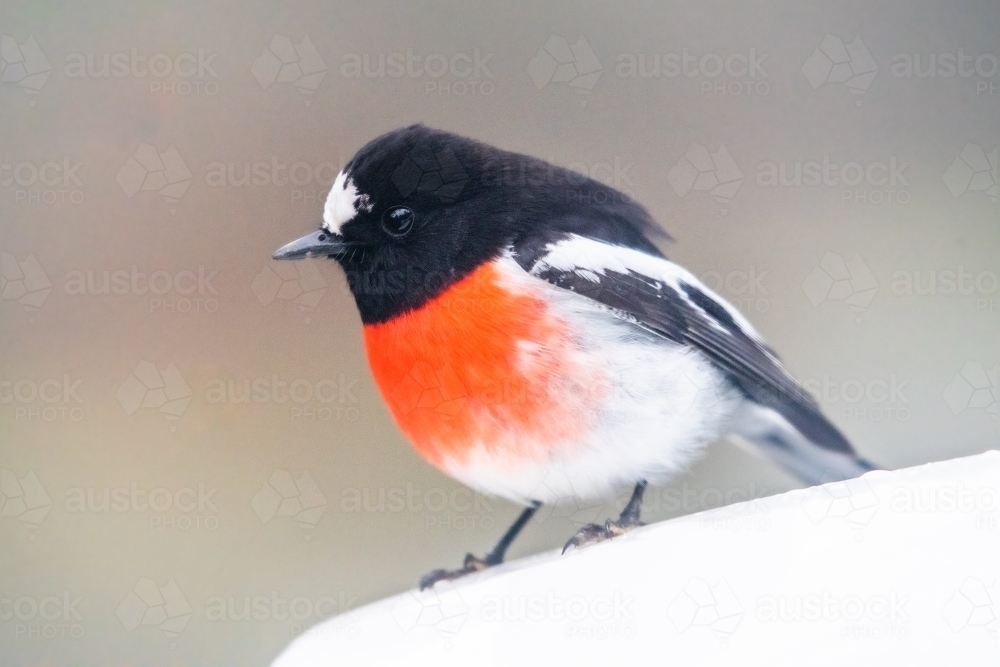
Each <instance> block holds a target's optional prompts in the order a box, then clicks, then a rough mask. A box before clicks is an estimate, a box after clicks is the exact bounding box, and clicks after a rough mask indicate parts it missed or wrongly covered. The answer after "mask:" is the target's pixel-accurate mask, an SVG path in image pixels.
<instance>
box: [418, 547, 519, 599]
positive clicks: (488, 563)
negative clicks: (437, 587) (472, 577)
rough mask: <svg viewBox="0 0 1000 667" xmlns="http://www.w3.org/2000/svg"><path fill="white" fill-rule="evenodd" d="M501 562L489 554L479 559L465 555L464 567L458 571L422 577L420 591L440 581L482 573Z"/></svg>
mask: <svg viewBox="0 0 1000 667" xmlns="http://www.w3.org/2000/svg"><path fill="white" fill-rule="evenodd" d="M499 562H500V561H499V560H498V561H496V562H493V559H492V558H490V555H489V554H487V556H486V558H479V557H478V556H474V555H472V554H465V560H464V561H462V567H460V568H458V569H457V570H431V571H430V572H428V573H427V574H425V575H424V576H422V577H420V590H424V589H425V588H430V587H431V586H433V585H434V584H436V583H437V582H439V581H452V580H454V579H459V578H461V577H464V576H465V575H467V574H472V573H473V572H482V571H483V570H485V569H486V568H488V567H493V566H494V565H497V564H498V563H499Z"/></svg>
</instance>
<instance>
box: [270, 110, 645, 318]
mask: <svg viewBox="0 0 1000 667" xmlns="http://www.w3.org/2000/svg"><path fill="white" fill-rule="evenodd" d="M655 229H656V228H655V226H654V225H653V223H652V221H651V220H650V218H649V216H648V214H647V213H646V211H645V209H643V208H642V207H641V206H639V205H638V204H636V203H635V202H633V201H632V200H631V199H629V198H628V197H627V196H626V195H624V194H622V193H620V192H618V191H616V190H614V189H612V188H610V187H608V186H606V185H603V184H601V183H598V182H597V181H593V180H591V179H589V178H587V177H586V176H583V175H581V174H578V173H576V172H573V171H569V170H567V169H563V168H560V167H556V166H553V165H551V164H548V163H546V162H543V161H541V160H538V159H535V158H532V157H528V156H525V155H519V154H516V153H510V152H507V151H502V150H500V149H497V148H493V147H492V146H488V145H486V144H483V143H480V142H477V141H474V140H472V139H466V138H464V137H460V136H458V135H455V134H450V133H448V132H442V131H440V130H433V129H430V128H427V127H424V126H423V125H412V126H410V127H406V128H402V129H399V130H394V131H393V132H389V133H387V134H384V135H382V136H381V137H378V138H377V139H375V140H373V141H371V142H369V143H368V144H367V145H366V146H364V147H363V148H362V149H361V150H359V151H358V152H357V154H356V155H355V156H354V157H353V158H352V159H351V161H350V162H348V163H347V165H345V166H344V169H343V171H341V172H340V174H338V175H337V178H336V179H335V181H334V183H333V187H332V188H331V190H330V194H329V195H328V197H327V200H326V204H325V207H324V211H323V224H322V227H321V229H320V230H319V231H318V232H315V233H313V234H310V235H308V236H305V237H303V238H301V239H299V240H297V241H294V242H292V243H289V244H288V245H286V246H284V247H283V248H281V249H279V250H278V251H277V252H276V253H275V255H274V256H275V258H276V259H295V258H299V257H305V256H311V255H326V256H329V257H333V258H335V259H336V260H337V261H338V262H339V263H340V264H341V266H343V268H344V270H345V271H346V273H347V278H348V283H349V285H350V287H351V291H352V293H353V294H354V297H355V300H356V301H357V304H358V309H359V310H360V312H361V319H362V320H363V321H364V322H365V323H375V322H383V321H386V320H388V319H391V318H393V317H395V316H396V315H399V314H401V313H404V312H406V311H408V310H410V309H413V308H417V307H419V306H420V305H422V304H423V303H425V302H426V301H427V300H429V299H432V298H434V297H435V296H437V295H438V294H440V293H441V292H443V291H444V290H445V289H447V288H448V287H449V286H450V285H452V284H453V283H455V282H456V281H458V280H460V279H461V278H463V277H465V276H467V275H468V274H470V273H471V272H473V271H474V270H475V269H476V268H477V267H479V266H481V265H482V264H483V263H484V262H487V261H489V260H492V259H495V258H497V257H499V256H500V255H501V254H502V253H503V252H505V251H506V250H507V249H509V248H512V247H514V246H515V245H519V244H522V243H524V241H525V240H526V239H529V238H530V239H535V240H537V241H538V243H539V244H540V245H544V243H545V242H547V241H549V240H554V239H555V238H558V237H559V236H560V235H561V234H565V233H566V232H574V233H577V234H581V235H584V236H591V237H594V238H599V239H603V240H607V241H610V242H613V243H617V244H620V245H628V246H632V247H637V248H641V249H643V250H645V251H647V252H653V253H656V254H659V251H658V250H657V249H656V247H655V246H653V245H652V243H650V241H649V240H648V239H647V238H646V236H645V234H646V233H649V232H650V231H653V230H655Z"/></svg>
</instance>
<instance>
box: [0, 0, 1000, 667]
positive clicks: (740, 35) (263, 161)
mask: <svg viewBox="0 0 1000 667" xmlns="http://www.w3.org/2000/svg"><path fill="white" fill-rule="evenodd" d="M998 25H1000V7H998V6H997V5H996V3H992V2H987V1H986V0H983V1H981V2H959V3H954V2H951V3H948V2H902V1H900V2H885V3H878V5H877V6H872V5H871V4H870V3H862V2H855V3H837V4H836V5H835V6H834V5H831V4H829V3H822V2H808V3H802V2H791V1H788V2H772V3H769V4H768V5H767V7H766V8H764V7H760V6H754V7H751V6H748V5H745V4H744V3H736V2H728V3H723V2H670V3H662V2H652V1H650V2H616V3H571V2H545V3H538V2H530V3H528V2H525V3H503V4H502V5H501V4H496V5H488V4H487V3H476V4H471V3H462V2H451V3H449V2H412V3H407V4H406V5H405V6H400V5H390V4H388V3H385V4H383V3H372V2H366V3H362V2H354V3H346V2H345V3H337V4H333V3H321V2H299V3H277V2H272V1H271V0H253V1H244V2H216V3H192V2H180V1H178V2H166V3H152V2H141V3H138V2H124V1H123V2H110V1H102V2H92V3H79V4H74V3H69V4H67V3H56V2H14V1H8V2H4V3H3V4H2V5H0V34H2V50H0V55H2V61H0V65H2V73H0V118H2V124H0V128H2V129H0V211H2V214H0V252H2V283H0V292H2V300H0V470H2V487H0V490H2V496H0V500H2V507H0V563H3V565H2V567H0V663H2V664H3V665H29V664H30V665H37V664H46V665H94V664H118V665H261V664H266V663H267V662H268V661H270V660H271V659H272V658H273V657H274V656H275V655H277V653H278V652H279V651H280V650H281V648H282V647H283V646H284V645H285V644H286V643H287V642H288V641H289V640H291V639H292V638H293V637H294V636H296V635H297V634H299V633H301V632H302V631H303V630H304V629H305V628H308V627H309V626H310V625H313V624H314V623H316V622H318V621H319V620H321V619H323V618H326V617H328V616H331V615H334V614H338V613H342V612H349V611H350V610H351V609H354V608H356V607H357V606H359V605H362V604H365V603H367V602H370V601H373V600H376V599H379V598H382V597H384V596H387V595H390V594H395V593H398V592H401V591H404V590H406V589H407V588H409V587H411V586H413V585H414V584H415V582H416V581H417V579H418V577H419V576H420V575H422V574H423V573H424V572H426V571H428V570H430V569H433V568H436V567H455V566H457V565H459V563H460V560H461V558H462V556H463V555H464V554H465V553H466V552H467V551H472V552H474V553H482V552H484V551H485V550H487V549H488V548H489V547H490V546H491V545H492V544H493V543H494V541H495V540H496V539H497V537H498V536H499V535H500V533H501V532H502V531H503V530H504V529H505V528H506V527H507V525H508V524H509V522H510V521H511V520H512V519H513V518H514V517H515V516H516V514H517V512H518V508H517V507H515V506H513V505H511V504H509V503H507V502H505V501H501V500H497V499H492V498H487V497H483V496H479V495H475V494H473V493H472V492H470V491H468V490H467V489H465V488H463V487H461V486H460V485H459V484H457V483H456V482H454V481H452V480H450V479H448V478H446V477H444V476H443V475H441V474H439V473H438V472H437V471H436V470H434V469H432V468H431V467H430V466H429V465H427V464H425V463H424V462H423V461H422V460H420V459H419V458H418V456H417V455H416V454H415V453H414V452H413V451H412V450H411V449H410V447H409V445H408V444H407V443H406V442H405V441H404V439H403V438H402V437H401V435H400V434H399V432H398V431H397V429H396V428H395V426H394V424H393V421H392V418H391V417H390V415H389V413H388V412H387V410H386V408H385V407H384V405H383V403H382V401H381V398H380V397H379V395H378V392H377V389H376V388H375V386H374V384H373V382H372V380H371V378H370V375H369V373H368V370H367V366H366V362H365V357H364V351H363V347H362V342H361V326H360V320H359V318H358V315H357V312H356V310H355V307H354V304H353V300H352V299H351V297H350V295H349V293H348V292H347V290H346V284H345V281H344V278H343V276H342V274H341V273H340V271H339V269H338V268H337V267H336V266H335V265H334V264H333V263H332V262H324V261H315V262H296V263H276V262H273V261H270V259H269V258H270V255H271V252H272V251H273V250H274V249H275V248H277V247H278V246H279V245H282V244H284V243H286V242H287V241H290V240H292V239H294V238H297V237H298V236H299V235H301V234H303V233H305V232H307V231H309V230H311V229H314V228H316V226H317V225H318V223H319V221H320V215H321V210H322V202H323V200H324V197H325V195H326V191H327V189H328V188H329V185H330V183H331V181H332V179H333V177H334V175H335V174H336V173H337V171H338V170H339V169H340V167H341V166H342V165H343V164H344V162H346V161H347V160H348V159H349V158H350V157H351V155H352V154H353V153H354V151H355V150H357V149H358V148H359V147H360V146H361V145H362V144H364V143H365V142H366V141H368V140H369V139H371V138H373V137H374V136H376V135H378V134H380V133H382V132H385V131H387V130H390V129H393V128H396V127H399V126H402V125H406V124H410V123H414V122H424V123H426V124H428V125H431V126H434V127H439V128H443V129H447V130H450V131H453V132H457V133H460V134H464V135H468V136H471V137H475V138H477V139H480V140H483V141H486V142H489V143H492V144H495V145H497V146H500V147H502V148H505V149H510V150H514V151H519V152H524V153H529V154H531V155H535V156H538V157H541V158H544V159H547V160H549V161H551V162H553V163H555V164H558V165H562V166H568V167H570V168H572V169H575V170H577V171H580V172H582V173H587V174H588V175H590V176H592V177H594V178H596V179H598V180H601V181H604V182H606V183H608V184H610V185H612V186H614V187H616V188H618V189H619V190H621V191H623V192H625V193H626V194H628V195H629V196H632V197H634V198H635V199H637V200H638V201H640V202H642V203H643V204H645V205H646V206H647V207H648V208H649V209H650V211H651V212H652V214H653V216H654V217H655V218H656V219H657V220H658V221H659V222H660V223H661V224H662V225H663V227H664V228H665V229H666V230H668V231H669V233H670V234H671V236H672V237H673V239H674V242H672V243H670V244H668V245H665V246H664V247H665V250H666V251H667V253H668V254H669V255H670V256H671V257H672V258H673V259H676V260H678V261H679V262H681V263H683V264H684V265H685V266H687V267H688V268H689V269H691V270H692V271H693V272H694V273H696V274H698V275H699V276H701V277H702V279H703V280H704V281H705V282H706V283H707V284H709V285H710V286H712V287H713V288H715V289H716V290H717V291H718V292H719V293H721V294H722V295H723V296H724V297H726V298H728V299H729V300H730V301H731V302H732V303H733V304H734V305H736V306H737V307H739V308H740V309H741V310H742V311H743V312H744V313H745V314H746V316H747V317H748V318H749V319H750V320H751V321H752V322H753V324H754V325H755V326H756V327H757V328H759V329H760V330H761V332H762V333H763V334H764V336H765V337H766V338H767V339H768V341H769V342H770V343H771V344H772V346H773V347H774V348H775V349H776V350H778V351H779V353H780V354H781V355H782V357H783V358H784V360H785V361H786V362H787V365H788V366H789V368H790V369H791V370H792V371H793V373H794V374H795V375H796V376H797V377H799V378H800V379H801V380H802V381H803V382H805V383H806V386H807V387H808V388H809V389H810V391H812V392H813V393H814V394H816V396H817V398H818V399H819V401H820V402H821V404H822V405H823V407H824V409H825V411H826V412H827V413H828V414H829V415H830V417H831V418H832V420H833V421H834V422H835V423H836V424H837V425H838V426H839V427H841V428H842V429H843V430H844V432H845V433H846V434H847V435H848V436H849V437H850V439H851V440H852V441H853V442H854V443H855V444H856V446H857V448H858V449H859V451H860V452H861V453H862V454H863V455H864V456H865V457H867V458H869V459H871V460H873V461H875V462H877V463H879V464H881V465H883V466H885V467H888V468H897V467H903V466H912V465H917V464H921V463H925V462H928V461H935V460H941V459H947V458H952V457H958V456H965V455H969V454H974V453H977V452H981V451H984V450H986V449H991V448H996V447H997V445H998V441H1000V430H998V421H997V417H998V415H997V408H998V404H997V399H998V384H997V364H998V361H1000V347H998V332H1000V326H998V325H1000V290H998V272H1000V213H998V207H997V184H996V183H997V144H998V139H1000V131H998V130H1000V125H998V121H997V119H998V118H1000V113H998V112H1000V74H998V58H1000V42H998V38H997V34H998V33H997V26H998ZM794 487H795V483H794V481H793V480H791V479H789V478H787V477H785V476H784V475H782V474H781V473H780V472H778V471H777V470H776V469H775V468H774V467H773V466H771V465H770V464H768V463H767V462H765V461H762V460H760V459H757V458H755V457H754V456H752V455H751V454H749V453H746V452H744V451H743V450H742V449H740V448H738V447H737V446H735V445H734V444H731V443H728V442H719V443H715V444H713V445H712V446H711V447H710V448H709V450H708V452H707V455H706V456H705V457H704V459H703V460H701V461H700V462H699V463H698V464H697V465H696V466H695V468H694V469H693V470H692V471H691V472H690V473H688V474H687V475H685V476H683V477H681V478H678V479H677V480H675V481H674V482H673V483H672V484H671V485H669V486H667V487H663V488H657V489H652V490H651V491H650V492H649V493H647V498H646V505H645V508H644V518H645V519H646V520H647V521H656V520H662V519H666V518H669V517H674V516H679V515H685V514H691V513H694V512H698V511H701V510H705V509H710V508H713V507H717V506H719V505H722V504H727V503H732V502H738V501H743V500H753V499H758V498H762V497H766V496H769V495H773V494H775V493H779V492H782V491H785V490H787V489H790V488H794ZM623 500H624V499H618V501H617V502H618V506H619V507H620V504H621V503H623ZM616 511H617V509H616V503H615V502H611V501H609V502H607V503H604V504H596V503H589V504H588V503H572V502H567V503H564V504H559V505H557V506H555V507H546V508H543V509H542V510H541V511H540V517H539V520H537V521H535V522H533V523H532V524H531V525H530V526H529V527H528V528H527V529H526V530H525V532H524V534H523V536H522V537H521V538H520V539H519V540H518V542H517V543H516V544H515V545H514V547H513V549H512V552H511V556H512V557H514V558H517V557H523V556H526V555H529V554H532V553H536V552H539V551H542V550H547V549H553V548H556V547H558V546H561V545H562V544H563V543H564V542H565V540H566V539H567V538H568V537H569V536H570V535H571V534H572V533H573V532H574V531H575V530H576V529H577V528H578V527H579V526H580V525H582V524H584V523H587V522H590V521H593V520H598V521H603V519H604V518H605V517H607V516H609V515H611V514H613V513H615V512H616ZM706 529H707V530H766V529H767V519H766V512H764V513H762V514H761V513H749V514H742V515H736V516H734V519H733V522H732V523H729V524H726V525H721V526H720V525H711V526H706ZM356 631H357V630H356V628H352V626H351V625H350V623H346V624H345V625H344V626H343V632H345V633H347V636H350V633H351V632H356Z"/></svg>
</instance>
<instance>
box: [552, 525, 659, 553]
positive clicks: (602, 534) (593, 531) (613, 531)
mask: <svg viewBox="0 0 1000 667" xmlns="http://www.w3.org/2000/svg"><path fill="white" fill-rule="evenodd" d="M643 525H645V524H644V523H642V522H641V521H639V520H638V519H630V518H620V519H618V520H617V521H612V520H611V519H608V520H607V521H605V522H604V525H603V526H602V525H599V524H596V523H588V524H587V525H586V526H584V527H583V528H581V529H580V530H578V531H576V535H574V536H573V537H571V538H569V541H568V542H567V543H566V546H564V547H563V550H562V552H563V553H566V550H567V549H569V548H570V547H576V548H577V549H580V548H582V547H585V546H587V545H590V544H597V543H598V542H603V541H604V540H610V539H612V538H614V537H618V536H620V535H624V534H625V533H627V532H628V531H630V530H632V529H633V528H638V527H639V526H643Z"/></svg>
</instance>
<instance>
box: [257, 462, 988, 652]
mask: <svg viewBox="0 0 1000 667" xmlns="http://www.w3.org/2000/svg"><path fill="white" fill-rule="evenodd" d="M998 507H1000V452H987V453H985V454H981V455H979V456H973V457H968V458H964V459H956V460H953V461H945V462H941V463H933V464H929V465H925V466H920V467H916V468H909V469H905V470H898V471H894V472H883V471H876V472H872V473H869V474H867V475H865V476H864V477H862V478H860V479H857V480H851V481H849V482H841V483H836V484H827V485H825V486H821V487H814V488H811V489H805V490H801V491H793V492H790V493H785V494H782V495H780V496H774V497H771V498H765V499H762V500H758V501H752V502H748V503H741V504H738V505H733V506H730V507H727V508H721V509H718V510H713V511H709V512H703V513H700V514H696V515H692V516H688V517H683V518H680V519H675V520H673V521H667V522H663V523H659V524H655V525H651V526H647V527H645V528H642V529H640V530H637V531H635V532H633V533H630V534H628V535H626V536H624V537H621V538H617V539H615V540H614V541H612V542H606V543H603V544H599V545H595V546H592V547H589V548H586V549H583V550H581V551H577V552H574V553H570V554H567V555H565V556H560V555H559V554H558V553H546V554H542V555H539V556H536V557H533V558H528V559H525V560H520V561H516V562H513V563H508V564H506V565H503V566H501V567H499V568H495V569H493V570H491V571H487V572H484V573H481V574H478V575H475V576H471V577H468V578H466V579H464V580H460V581H458V582H455V583H454V584H438V586H437V587H436V589H435V590H430V591H424V592H422V593H421V592H416V591H410V592H407V593H404V594H402V595H398V596H396V597H393V598H389V599H386V600H382V601H380V602H377V603H374V604H371V605H369V606H367V607H364V608H361V609H357V610H355V611H353V612H350V613H347V614H345V615H342V616H339V617H336V618H332V619H330V620H328V621H325V622H323V623H321V624H319V625H317V626H315V627H314V628H312V629H310V630H308V631H307V632H306V633H305V634H303V635H302V636H301V637H299V638H298V639H296V640H295V641H294V642H293V643H292V645H291V646H290V647H289V648H288V649H286V650H285V652H284V653H283V654H282V655H281V656H280V657H279V659H278V660H277V661H276V662H275V663H274V665H275V666H276V667H318V666H319V665H337V666H338V667H339V666H342V665H407V666H412V665H423V664H427V665H434V666H435V667H444V666H446V665H463V666H467V665H473V664H474V665H534V664H541V665H581V664H582V665H590V664H600V665H627V664H636V665H651V664H656V665H678V666H679V665H685V666H687V665H702V664H711V665H718V664H733V665H764V664H766V665H796V666H797V667H800V666H802V665H850V666H851V667H858V666H859V665H878V666H879V667H884V666H886V665H907V666H910V667H912V666H914V665H935V666H939V665H963V666H964V667H971V666H975V665H990V666H993V667H995V666H996V665H998V664H1000V649H998V638H997V633H998V629H1000V583H998V574H1000V511H998ZM460 555H461V554H456V558H455V561H456V563H457V562H458V559H459V556H460ZM630 660H631V661H636V662H634V663H630V662H628V661H630Z"/></svg>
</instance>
